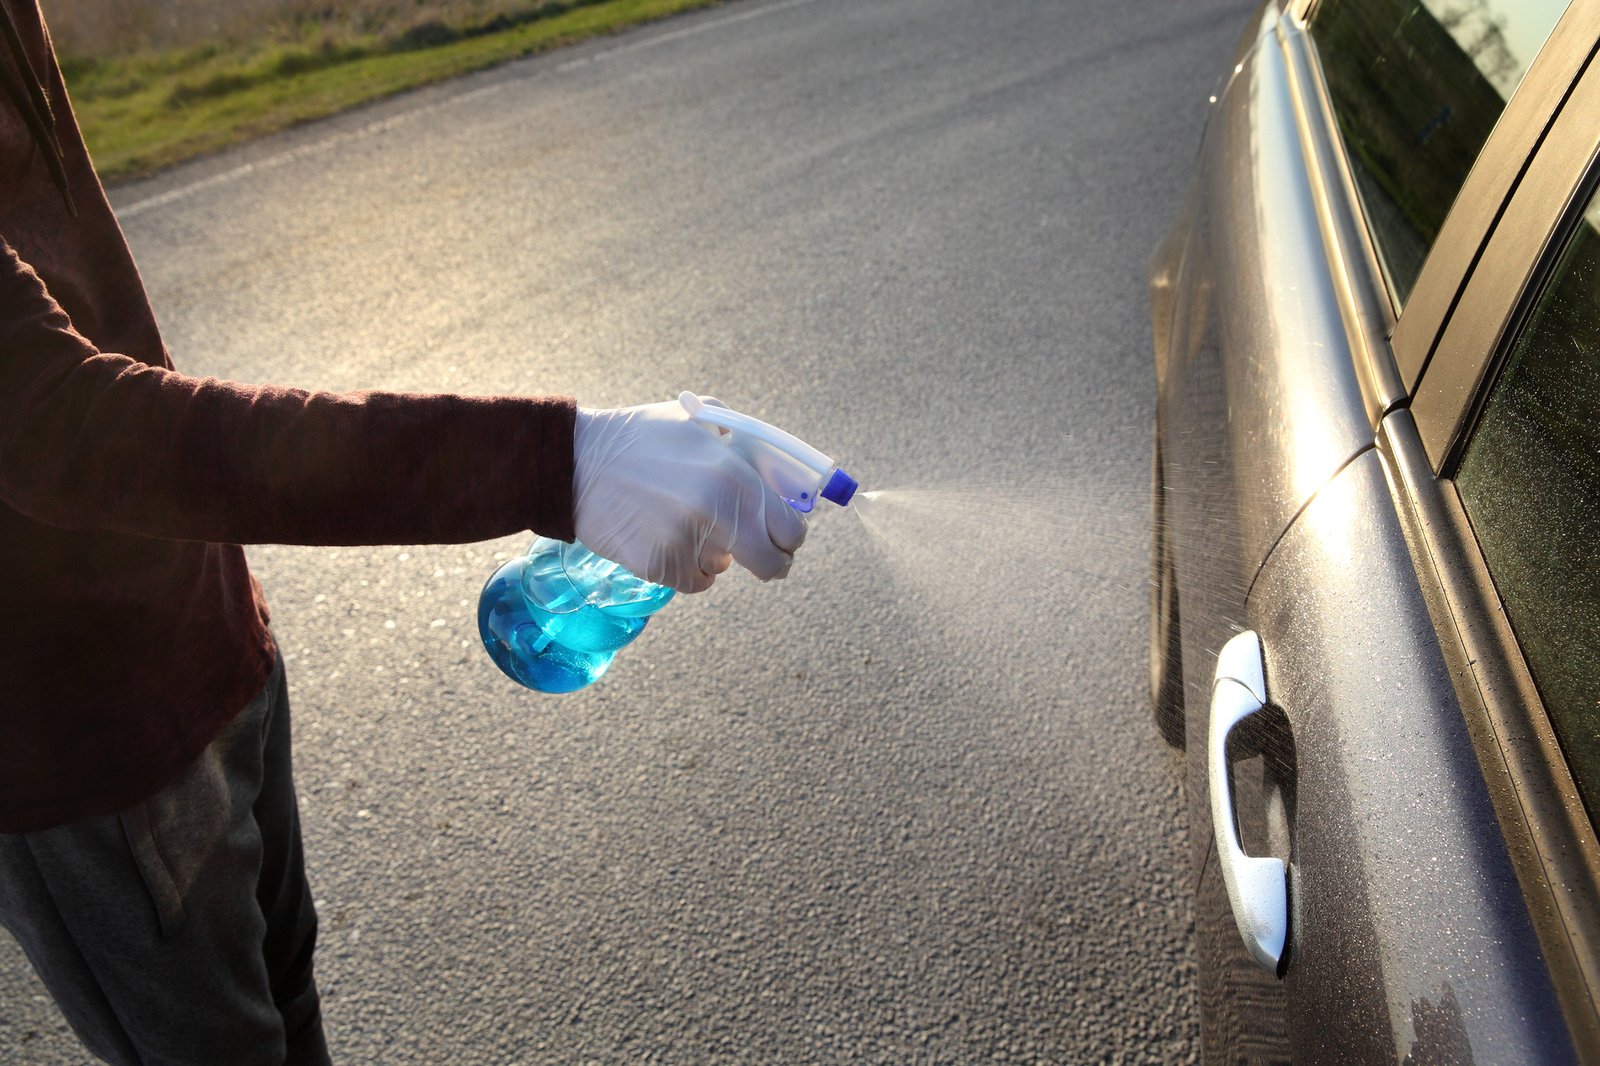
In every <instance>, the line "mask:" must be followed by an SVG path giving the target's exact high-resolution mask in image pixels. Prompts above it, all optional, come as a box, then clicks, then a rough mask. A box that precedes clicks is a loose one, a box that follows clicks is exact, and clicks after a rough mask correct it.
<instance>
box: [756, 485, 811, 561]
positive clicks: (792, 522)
mask: <svg viewBox="0 0 1600 1066" xmlns="http://www.w3.org/2000/svg"><path fill="white" fill-rule="evenodd" d="M767 495H768V496H769V497H772V496H776V493H768V494H767ZM766 525H767V537H768V539H769V540H771V541H772V544H773V546H774V547H776V548H777V549H778V550H779V551H781V552H785V553H787V554H788V555H790V556H793V555H794V553H795V552H797V551H799V550H800V545H801V544H803V543H805V539H806V533H807V532H808V531H809V529H810V527H809V526H807V525H806V519H805V516H804V515H802V514H801V513H800V512H799V511H796V510H795V509H794V508H793V507H790V506H789V504H788V503H787V502H785V501H784V500H782V499H781V498H780V499H779V500H778V503H777V506H773V504H772V500H771V499H768V500H767V507H766Z"/></svg>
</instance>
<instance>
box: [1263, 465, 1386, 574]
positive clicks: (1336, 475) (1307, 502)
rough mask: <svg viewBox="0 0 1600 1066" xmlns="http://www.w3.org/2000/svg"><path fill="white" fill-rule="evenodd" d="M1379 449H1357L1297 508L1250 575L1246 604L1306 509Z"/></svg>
mask: <svg viewBox="0 0 1600 1066" xmlns="http://www.w3.org/2000/svg"><path fill="white" fill-rule="evenodd" d="M1377 448H1378V443H1377V441H1376V440H1372V441H1368V442H1367V443H1366V444H1363V445H1362V446H1361V447H1360V448H1357V449H1356V450H1355V451H1354V452H1352V453H1350V456H1349V458H1347V459H1345V461H1344V462H1342V463H1340V464H1339V468H1338V469H1337V470H1335V471H1334V472H1333V473H1332V474H1329V475H1328V480H1326V481H1324V482H1323V483H1322V485H1321V486H1319V487H1318V488H1317V491H1315V492H1313V493H1312V494H1311V495H1310V496H1307V497H1306V499H1305V502H1304V503H1302V504H1301V505H1300V506H1299V507H1296V508H1295V511H1294V514H1292V515H1290V516H1289V520H1288V521H1287V522H1285V523H1284V524H1283V528H1282V529H1280V530H1279V531H1278V535H1277V536H1276V537H1274V538H1272V546H1271V547H1269V548H1268V549H1267V551H1266V554H1265V555H1263V556H1262V557H1261V562H1259V563H1258V564H1256V570H1255V573H1253V574H1251V575H1250V584H1249V585H1247V586H1246V587H1245V590H1244V602H1245V603H1246V604H1248V603H1249V602H1250V597H1251V595H1252V594H1253V593H1254V592H1255V590H1256V581H1257V580H1259V579H1260V577H1261V572H1262V571H1263V570H1265V569H1266V568H1267V562H1268V560H1270V559H1271V558H1272V553H1273V552H1275V551H1277V550H1278V545H1279V544H1282V543H1283V538H1284V537H1285V536H1287V535H1288V533H1289V530H1291V529H1293V528H1294V524H1295V523H1296V522H1298V521H1299V520H1300V516H1301V515H1303V514H1305V513H1306V509H1307V508H1308V507H1310V506H1311V505H1312V504H1313V503H1315V502H1316V500H1317V497H1318V496H1321V495H1322V490H1323V489H1325V488H1327V487H1328V486H1329V485H1331V484H1333V483H1334V482H1335V481H1337V480H1338V479H1339V475H1340V474H1343V473H1344V472H1345V470H1347V469H1348V468H1349V466H1350V464H1351V463H1353V462H1355V461H1356V460H1357V459H1359V458H1361V457H1362V456H1363V455H1366V454H1367V453H1368V452H1371V451H1376V450H1377Z"/></svg>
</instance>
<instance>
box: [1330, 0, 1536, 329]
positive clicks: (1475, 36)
mask: <svg viewBox="0 0 1600 1066" xmlns="http://www.w3.org/2000/svg"><path fill="white" fill-rule="evenodd" d="M1566 7H1567V0H1322V2H1321V3H1320V4H1318V5H1317V7H1316V9H1315V10H1314V11H1313V12H1312V15H1311V23H1310V27H1311V36H1312V39H1313V40H1314V41H1315V42H1316V45H1317V52H1318V54H1319V56H1320V58H1321V61H1322V69H1323V75H1324V77H1325V78H1326V79H1327V83H1328V95H1329V98H1330V99H1331V101H1332V104H1333V110H1334V114H1335V116H1336V117H1337V119H1338V123H1339V132H1340V135H1341V136H1342V137H1343V139H1344V143H1345V149H1346V154H1347V155H1348V156H1349V159H1350V167H1351V171H1352V173H1353V175H1354V177H1355V183H1356V188H1357V191H1358V192H1359V194H1360V196H1361V201H1362V206H1363V208H1364V209H1365V211H1366V215H1367V225H1368V228H1369V229H1370V231H1371V233H1372V239H1373V243H1374V244H1375V245H1377V249H1378V257H1379V259H1380V261H1381V262H1382V264H1383V270H1384V274H1385V276H1386V279H1387V281H1388V284H1389V288H1390V291H1391V292H1392V293H1393V295H1394V299H1395V303H1396V305H1403V304H1404V303H1405V301H1406V299H1407V298H1408V297H1409V296H1410V295H1411V288H1412V286H1413V285H1414V284H1415V283H1416V280H1417V274H1418V273H1419V272H1420V271H1421V270H1422V261H1423V259H1424V258H1426V256H1427V254H1428V249H1429V248H1431V247H1432V246H1433V241H1434V238H1435V237H1437V236H1438V235H1439V228H1440V226H1442V225H1443V223H1444V217H1445V215H1446V214H1447V213H1448V212H1449V210H1450V205H1451V204H1452V203H1454V202H1455V198H1456V193H1457V192H1459V191H1460V189H1461V185H1462V183H1463V182H1464V181H1466V179H1467V172H1468V171H1469V170H1471V169H1472V163H1473V160H1475V159H1476V158H1477V155H1478V151H1479V149H1481V148H1482V147H1483V142H1484V141H1485V140H1486V139H1487V138H1488V136H1489V131H1490V130H1491V129H1493V128H1494V124H1495V121H1496V120H1497V119H1498V118H1499V117H1500V112H1501V111H1503V110H1504V109H1505V103H1506V101H1507V100H1508V99H1510V98H1511V93H1512V92H1513V90H1515V89H1516V87H1517V85H1518V84H1519V83H1520V82H1521V81H1522V76H1523V75H1524V74H1526V73H1527V71H1528V66H1529V65H1530V64H1531V63H1532V62H1533V58H1534V56H1535V55H1536V54H1537V53H1538V51H1539V49H1540V47H1541V46H1543V44H1544V42H1545V39H1546V38H1547V37H1549V36H1550V32H1551V30H1553V29H1554V28H1555V25H1556V22H1557V20H1558V19H1560V17H1561V13H1562V12H1563V11H1565V10H1566Z"/></svg>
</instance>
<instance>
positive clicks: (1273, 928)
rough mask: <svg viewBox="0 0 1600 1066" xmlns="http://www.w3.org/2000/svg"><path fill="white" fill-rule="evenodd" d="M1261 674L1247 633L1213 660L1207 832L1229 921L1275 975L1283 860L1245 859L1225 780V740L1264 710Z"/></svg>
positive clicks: (1284, 900)
mask: <svg viewBox="0 0 1600 1066" xmlns="http://www.w3.org/2000/svg"><path fill="white" fill-rule="evenodd" d="M1266 703H1267V686H1266V671H1265V669H1264V668H1263V666H1262V655H1261V638H1260V637H1258V636H1256V634H1255V633H1254V632H1251V631H1250V630H1246V631H1245V632H1243V633H1240V634H1238V635H1237V636H1235V637H1234V638H1233V639H1232V640H1230V641H1228V643H1227V644H1225V645H1224V646H1223V648H1222V654H1221V655H1219V656H1218V657H1217V678H1216V683H1215V684H1214V685H1213V686H1212V688H1211V727H1210V735H1209V737H1208V738H1207V739H1208V744H1207V759H1208V766H1209V770H1210V774H1209V776H1210V792H1211V828H1212V831H1213V832H1215V833H1216V835H1217V861H1218V862H1219V863H1221V864H1222V880H1223V882H1224V883H1225V884H1226V885H1227V886H1228V903H1229V905H1230V906H1231V907H1232V908H1233V920H1234V921H1235V922H1236V923H1237V924H1238V926H1239V934H1240V935H1241V936H1243V937H1244V945H1245V947H1246V948H1248V949H1249V951H1250V955H1251V957H1252V958H1254V959H1255V960H1256V962H1258V963H1260V964H1261V966H1262V967H1263V968H1264V969H1267V970H1270V971H1272V972H1273V973H1277V972H1278V961H1279V960H1280V959H1281V958H1283V948H1284V944H1285V943H1286V942H1287V941H1288V936H1289V881H1288V871H1287V870H1286V869H1285V867H1284V864H1283V860H1282V859H1277V858H1272V857H1270V856H1269V857H1267V858H1255V857H1253V856H1250V855H1246V854H1245V853H1244V848H1243V847H1242V846H1241V845H1240V843H1239V828H1238V826H1237V825H1236V824H1235V823H1234V817H1233V786H1232V783H1231V782H1230V780H1229V777H1228V735H1229V734H1230V733H1232V732H1233V727H1234V726H1236V725H1238V724H1239V723H1240V722H1242V721H1244V720H1245V719H1246V718H1248V717H1250V716H1251V715H1252V714H1255V713H1256V712H1257V711H1259V710H1261V709H1262V708H1263V707H1265V706H1266Z"/></svg>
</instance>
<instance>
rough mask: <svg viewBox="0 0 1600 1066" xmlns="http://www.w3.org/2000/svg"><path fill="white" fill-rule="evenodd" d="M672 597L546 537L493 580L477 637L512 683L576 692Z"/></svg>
mask: <svg viewBox="0 0 1600 1066" xmlns="http://www.w3.org/2000/svg"><path fill="white" fill-rule="evenodd" d="M672 596H673V591H672V589H670V588H668V587H667V586H665V585H657V584H654V583H652V582H649V581H646V580H644V579H643V578H640V577H638V576H636V575H635V574H633V573H632V572H631V571H629V570H627V569H626V568H624V567H622V566H620V565H618V564H617V563H614V562H612V561H611V560H609V559H605V558H602V557H601V556H598V555H596V554H595V553H594V552H592V551H590V550H589V549H588V548H586V547H584V546H583V545H582V544H581V543H579V542H577V541H573V542H572V543H570V544H569V543H567V542H565V541H559V540H551V539H550V538H548V537H540V538H538V539H537V540H535V541H534V542H533V546H532V547H530V548H529V549H528V554H526V555H523V556H519V557H518V558H516V559H512V560H511V561H510V562H508V563H506V564H505V565H504V566H502V567H501V568H500V569H499V570H496V571H495V572H494V574H493V576H491V577H490V578H489V581H488V584H486V585H485V586H484V588H483V594H482V595H481V596H480V597H479V598H478V633H479V635H480V636H481V637H482V638H483V646H484V648H485V649H486V650H487V651H488V652H489V657H490V658H491V659H493V660H494V661H495V665H496V666H498V667H500V669H501V670H502V671H504V672H505V674H506V676H508V677H510V678H511V679H512V680H513V681H516V682H517V683H518V684H521V685H524V686H526V687H527V688H531V689H533V690H535V691H536V692H574V691H576V690H578V689H580V688H583V687H584V686H585V685H590V684H593V683H594V682H595V681H598V680H599V679H600V677H601V675H603V674H604V673H605V672H606V670H607V669H608V668H609V667H610V666H611V660H612V659H613V658H614V657H615V656H616V654H617V649H618V648H620V647H622V646H623V645H625V644H627V643H628V642H629V641H631V640H633V639H634V638H635V637H637V636H638V635H639V633H640V631H642V630H643V629H644V627H645V623H646V622H648V621H649V620H650V616H651V615H653V614H655V613H656V612H657V611H659V610H660V609H661V608H663V607H665V606H666V605H667V602H668V601H669V600H671V599H672Z"/></svg>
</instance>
